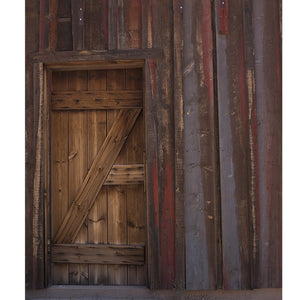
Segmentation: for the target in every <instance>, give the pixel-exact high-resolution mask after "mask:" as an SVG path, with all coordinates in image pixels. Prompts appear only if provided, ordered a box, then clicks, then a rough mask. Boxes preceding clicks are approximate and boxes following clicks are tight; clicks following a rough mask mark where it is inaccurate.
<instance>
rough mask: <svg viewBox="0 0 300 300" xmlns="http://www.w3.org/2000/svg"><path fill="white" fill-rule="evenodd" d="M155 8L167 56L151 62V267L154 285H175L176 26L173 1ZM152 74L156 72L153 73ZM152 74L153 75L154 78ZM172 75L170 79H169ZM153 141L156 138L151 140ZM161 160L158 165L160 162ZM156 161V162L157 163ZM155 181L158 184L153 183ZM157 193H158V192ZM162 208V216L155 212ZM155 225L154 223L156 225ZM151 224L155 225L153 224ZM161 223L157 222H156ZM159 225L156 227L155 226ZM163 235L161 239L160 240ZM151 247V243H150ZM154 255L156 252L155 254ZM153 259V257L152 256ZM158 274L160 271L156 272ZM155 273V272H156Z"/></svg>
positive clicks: (155, 27)
mask: <svg viewBox="0 0 300 300" xmlns="http://www.w3.org/2000/svg"><path fill="white" fill-rule="evenodd" d="M151 10H152V14H151V15H152V24H151V26H152V31H151V32H152V44H153V47H161V48H163V50H164V59H162V60H156V61H152V62H151V67H150V68H152V70H151V71H150V80H152V82H151V84H152V89H153V92H154V91H155V97H154V98H155V101H156V102H155V105H156V108H155V109H154V111H152V113H154V114H155V118H157V134H156V136H155V138H156V139H157V140H158V141H159V145H158V147H157V149H156V150H154V151H153V152H152V153H151V154H152V155H153V156H152V157H151V158H150V160H151V163H152V164H151V166H150V168H151V170H149V173H150V174H151V172H153V173H156V166H157V173H158V177H156V176H155V175H154V178H153V179H152V186H151V187H149V189H154V190H156V183H159V189H158V190H157V193H156V192H154V193H155V194H156V195H157V194H158V197H157V198H156V196H155V197H154V198H150V200H151V201H153V202H152V207H151V211H150V214H151V215H152V216H150V218H151V219H150V221H154V222H157V221H158V228H159V232H160V233H159V237H158V236H157V234H153V235H152V237H150V238H154V240H150V243H152V244H153V247H154V245H155V249H154V248H153V249H150V251H151V252H154V251H156V252H157V249H160V250H159V251H160V255H159V254H158V255H159V256H158V260H157V261H153V264H154V266H151V270H150V272H152V274H151V275H150V281H152V282H150V286H151V287H152V288H174V285H175V200H174V192H175V191H174V110H173V93H172V86H173V77H172V69H171V68H170V65H172V64H173V56H172V54H171V49H172V47H173V36H172V33H171V28H172V27H173V26H172V20H173V17H172V2H171V1H163V2H161V1H156V0H153V1H151ZM151 73H152V74H151ZM151 77H152V78H151ZM166 78H169V80H166ZM151 143H153V140H152V141H151ZM156 159H157V164H156ZM153 163H154V164H153ZM153 184H154V185H153ZM155 194H154V195H155ZM157 208H158V210H159V215H158V216H157V214H156V213H155V211H156V209H157ZM153 225H154V224H153ZM150 226H151V225H150ZM154 226H157V225H154ZM154 228H155V227H154ZM157 238H159V240H157ZM150 247H151V246H150ZM150 255H153V253H151V254H150ZM151 262H152V259H151ZM155 273H156V274H155ZM154 274H155V275H154Z"/></svg>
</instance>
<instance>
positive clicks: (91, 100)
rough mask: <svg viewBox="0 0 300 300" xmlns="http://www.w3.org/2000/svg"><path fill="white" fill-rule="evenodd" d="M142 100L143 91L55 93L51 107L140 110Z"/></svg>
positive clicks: (60, 108)
mask: <svg viewBox="0 0 300 300" xmlns="http://www.w3.org/2000/svg"><path fill="white" fill-rule="evenodd" d="M142 100H143V93H142V91H116V92H112V91H108V92H106V91H97V92H96V91H95V92H92V91H79V92H54V93H52V103H51V105H52V109H53V110H83V109H94V110H95V109H121V108H140V107H142V106H143V101H142Z"/></svg>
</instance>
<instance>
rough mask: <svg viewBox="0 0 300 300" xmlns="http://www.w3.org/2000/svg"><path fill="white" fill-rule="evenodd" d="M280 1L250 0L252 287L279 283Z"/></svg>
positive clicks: (280, 273)
mask: <svg viewBox="0 0 300 300" xmlns="http://www.w3.org/2000/svg"><path fill="white" fill-rule="evenodd" d="M280 5H281V1H278V0H277V1H272V3H269V2H268V1H253V30H254V33H253V36H254V53H255V68H254V70H255V83H256V89H255V91H256V114H257V116H256V118H255V116H254V119H253V120H252V123H251V124H252V126H253V130H255V131H254V132H256V135H257V136H255V135H254V136H253V138H254V142H256V143H257V152H256V153H255V155H256V157H255V160H256V163H257V165H256V166H255V170H256V184H257V189H256V191H257V195H256V213H255V220H254V221H255V222H256V228H257V229H256V231H257V237H258V241H257V253H256V256H255V258H254V283H253V284H254V287H255V288H263V287H281V286H282V215H281V211H282V149H281V144H282V90H281V89H282V87H281V84H282V79H281V71H282V66H281V36H280Z"/></svg>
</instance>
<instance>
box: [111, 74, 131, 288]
mask: <svg viewBox="0 0 300 300" xmlns="http://www.w3.org/2000/svg"><path fill="white" fill-rule="evenodd" d="M122 89H125V72H124V70H109V71H107V90H122ZM116 115H117V110H108V111H107V130H108V131H109V129H110V128H111V126H112V124H113V122H114V120H115V118H116ZM126 162H127V151H126V143H125V145H124V146H123V148H122V150H121V151H120V154H119V156H118V158H117V159H116V163H119V164H120V163H126ZM107 201H108V204H107V206H108V243H109V244H126V242H127V227H126V223H127V212H126V202H127V192H126V187H124V186H121V185H120V186H117V185H116V186H108V187H107ZM107 273H108V284H112V285H127V266H125V265H122V266H121V265H108V267H107Z"/></svg>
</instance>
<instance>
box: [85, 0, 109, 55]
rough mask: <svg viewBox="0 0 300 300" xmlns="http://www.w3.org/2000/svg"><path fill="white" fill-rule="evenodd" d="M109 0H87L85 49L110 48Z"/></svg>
mask: <svg viewBox="0 0 300 300" xmlns="http://www.w3.org/2000/svg"><path fill="white" fill-rule="evenodd" d="M107 21H108V0H102V1H98V0H86V1H85V12H84V49H86V50H88V49H91V50H103V49H107V48H108V24H107Z"/></svg>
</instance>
